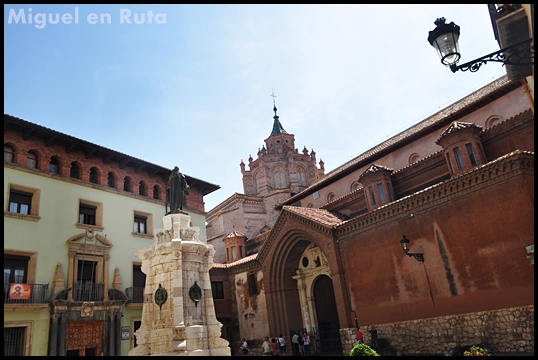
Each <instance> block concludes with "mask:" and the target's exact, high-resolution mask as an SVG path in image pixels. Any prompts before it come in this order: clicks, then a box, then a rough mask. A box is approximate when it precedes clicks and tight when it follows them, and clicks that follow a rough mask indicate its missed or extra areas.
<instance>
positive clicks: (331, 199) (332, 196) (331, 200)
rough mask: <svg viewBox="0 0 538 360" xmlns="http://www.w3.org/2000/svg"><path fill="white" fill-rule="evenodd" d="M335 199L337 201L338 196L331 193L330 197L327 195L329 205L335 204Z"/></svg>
mask: <svg viewBox="0 0 538 360" xmlns="http://www.w3.org/2000/svg"><path fill="white" fill-rule="evenodd" d="M335 199H336V196H335V195H334V194H333V193H329V195H327V202H328V203H330V202H333V201H334V200H335Z"/></svg>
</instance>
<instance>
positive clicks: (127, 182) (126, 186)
mask: <svg viewBox="0 0 538 360" xmlns="http://www.w3.org/2000/svg"><path fill="white" fill-rule="evenodd" d="M123 190H124V191H129V192H131V179H129V177H125V179H124V180H123Z"/></svg>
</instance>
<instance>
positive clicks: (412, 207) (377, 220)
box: [335, 150, 534, 241]
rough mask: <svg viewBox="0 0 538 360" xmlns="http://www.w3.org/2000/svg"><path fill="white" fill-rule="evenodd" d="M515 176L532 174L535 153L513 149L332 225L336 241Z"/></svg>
mask: <svg viewBox="0 0 538 360" xmlns="http://www.w3.org/2000/svg"><path fill="white" fill-rule="evenodd" d="M518 175H532V176H534V152H530V151H522V150H516V151H514V152H511V153H509V154H507V155H505V156H502V157H500V158H498V159H496V160H494V161H492V162H490V163H488V164H485V165H482V166H480V167H478V168H476V169H475V170H473V171H470V172H467V173H464V174H461V175H460V176H457V177H455V178H452V179H450V180H447V181H444V182H442V183H439V184H436V185H433V186H430V187H429V188H426V189H424V190H421V191H419V192H417V193H415V194H412V195H409V196H406V197H404V198H402V199H400V200H397V201H395V202H392V203H390V204H387V205H385V206H382V207H380V208H378V209H376V210H375V211H372V212H369V213H367V214H364V215H361V216H358V217H356V218H354V219H351V220H347V221H344V222H343V223H342V224H339V225H336V226H335V228H336V235H337V237H338V241H344V240H346V239H349V238H352V237H354V236H356V235H357V234H360V233H362V232H365V231H368V230H370V229H373V228H376V227H378V226H381V225H383V224H385V223H387V222H389V221H393V220H395V219H397V218H400V217H403V216H407V215H409V214H410V213H414V212H418V211H421V210H424V209H427V208H430V207H433V206H438V205H442V204H444V203H447V202H449V201H452V200H454V199H455V198H458V197H461V196H464V195H466V194H468V193H470V192H473V191H476V190H477V189H479V188H483V187H486V186H491V185H494V184H497V183H500V182H502V181H506V180H507V179H510V178H512V177H515V176H518Z"/></svg>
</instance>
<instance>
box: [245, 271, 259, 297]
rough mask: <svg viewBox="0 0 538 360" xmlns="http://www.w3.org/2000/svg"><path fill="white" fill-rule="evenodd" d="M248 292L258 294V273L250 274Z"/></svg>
mask: <svg viewBox="0 0 538 360" xmlns="http://www.w3.org/2000/svg"><path fill="white" fill-rule="evenodd" d="M247 279H248V293H249V294H250V295H257V294H258V284H257V283H256V274H248V278H247Z"/></svg>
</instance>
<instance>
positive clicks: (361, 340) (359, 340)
mask: <svg viewBox="0 0 538 360" xmlns="http://www.w3.org/2000/svg"><path fill="white" fill-rule="evenodd" d="M363 343H364V336H363V335H362V331H361V328H360V327H357V334H356V335H355V345H359V344H363Z"/></svg>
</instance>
